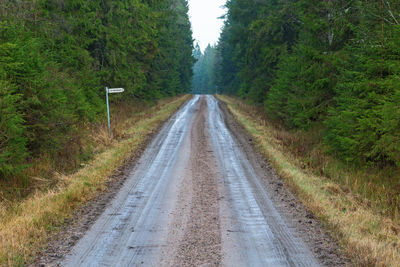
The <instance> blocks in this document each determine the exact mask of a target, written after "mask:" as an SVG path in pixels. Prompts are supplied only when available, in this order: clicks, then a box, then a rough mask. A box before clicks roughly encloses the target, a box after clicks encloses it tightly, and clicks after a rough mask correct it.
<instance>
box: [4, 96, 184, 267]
mask: <svg viewBox="0 0 400 267" xmlns="http://www.w3.org/2000/svg"><path fill="white" fill-rule="evenodd" d="M188 98H189V96H184V97H180V98H175V99H169V101H166V100H164V101H163V102H161V103H159V104H158V105H156V106H154V107H151V108H149V107H148V108H146V109H145V110H144V111H143V112H139V113H135V114H134V116H133V117H132V116H131V117H130V118H129V119H120V121H119V122H117V121H115V122H114V125H115V127H114V132H113V134H114V136H115V137H116V138H115V139H114V140H112V141H111V140H110V139H109V138H108V137H107V131H106V130H105V129H104V128H99V131H98V132H97V133H96V134H95V133H92V134H93V135H94V136H92V138H94V139H95V140H96V141H97V142H98V144H99V147H102V148H101V150H102V152H101V153H98V154H96V156H95V157H94V158H93V160H91V161H90V162H88V163H87V164H85V166H84V167H83V168H81V169H80V170H78V171H77V172H75V173H73V174H70V175H62V174H57V175H55V176H56V177H53V178H52V180H53V181H54V180H55V181H57V183H56V186H53V187H52V189H51V190H47V191H43V190H38V191H36V193H33V194H31V195H30V196H29V197H27V198H26V199H24V200H23V201H21V202H17V203H9V207H8V208H7V209H4V208H3V209H1V210H0V265H2V266H3V265H8V266H20V265H23V264H24V263H26V262H29V260H31V259H32V257H34V255H35V254H36V253H37V252H38V251H39V250H40V249H41V248H43V246H45V244H46V240H47V238H48V237H49V234H51V233H52V232H54V231H56V230H57V227H59V226H60V225H62V223H63V222H64V221H65V219H66V218H68V217H70V216H71V214H72V213H73V212H74V211H75V210H76V209H77V208H78V207H80V206H81V205H82V204H83V203H85V202H87V201H89V200H90V199H93V198H94V197H95V196H96V195H98V194H99V193H100V192H102V191H103V190H105V184H106V182H107V181H108V180H109V177H110V176H111V175H112V174H113V172H114V170H116V169H117V168H118V167H120V166H121V165H123V163H124V162H125V161H126V160H127V159H129V158H130V157H131V155H132V154H133V153H134V151H135V150H136V149H138V147H139V146H140V145H141V144H142V143H143V142H144V141H145V140H146V137H147V136H149V135H150V134H151V133H152V132H153V131H154V130H155V129H157V127H158V126H159V125H160V124H161V123H162V122H163V121H165V120H166V119H167V118H168V117H169V116H170V115H171V114H173V113H174V112H175V111H176V110H177V109H178V108H179V107H180V106H181V105H182V104H183V103H184V102H185V101H186V100H188ZM126 117H129V115H128V114H127V115H126ZM37 179H41V178H37ZM42 180H44V181H43V182H46V179H42ZM0 196H1V194H0Z"/></svg>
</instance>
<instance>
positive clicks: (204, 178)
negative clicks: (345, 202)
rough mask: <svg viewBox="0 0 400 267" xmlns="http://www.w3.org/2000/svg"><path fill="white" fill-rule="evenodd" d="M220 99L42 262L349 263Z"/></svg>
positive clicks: (179, 126) (204, 103)
mask: <svg viewBox="0 0 400 267" xmlns="http://www.w3.org/2000/svg"><path fill="white" fill-rule="evenodd" d="M214 101H215V99H214V98H212V97H210V96H209V97H194V98H193V99H192V100H191V101H190V102H188V104H186V105H185V106H184V107H183V108H182V109H181V110H180V111H179V112H178V113H177V114H176V115H174V116H173V117H172V118H171V120H169V121H168V122H167V123H166V124H165V125H164V126H163V127H162V128H161V129H160V131H159V133H158V134H157V136H155V137H154V139H153V140H152V141H151V142H150V141H149V142H148V143H147V146H148V148H147V149H146V150H142V151H140V153H141V154H143V155H142V156H139V155H135V156H134V157H133V159H132V160H131V161H130V162H129V163H127V164H126V166H124V167H122V168H121V169H120V170H119V171H118V172H116V174H115V177H114V178H113V180H112V183H111V182H110V184H109V190H108V192H106V193H104V194H102V195H101V196H99V197H98V198H97V199H95V200H94V201H92V202H91V203H89V204H88V205H86V206H85V207H83V208H82V209H81V210H79V211H78V212H77V213H76V214H75V215H74V216H73V218H72V219H71V220H70V221H69V222H68V223H67V224H66V226H64V227H63V228H62V229H61V231H60V232H59V233H58V234H56V235H54V236H53V237H52V238H51V240H50V242H49V246H48V248H47V249H46V250H45V251H43V253H42V254H41V255H40V256H39V257H38V259H37V261H36V262H35V263H34V264H33V266H53V265H62V266H64V265H66V266H87V265H93V266H111V265H113V266H136V265H141V266H220V265H222V266H266V265H271V266H274V265H275V266H276V263H281V264H280V265H279V266H308V267H309V266H314V265H315V266H317V265H324V266H346V265H349V261H348V260H347V259H346V258H345V257H344V256H343V254H341V253H340V251H339V247H338V245H337V244H336V242H335V241H334V240H333V239H332V238H330V237H329V234H328V233H327V232H326V231H324V229H323V227H322V226H321V225H320V223H319V222H318V221H317V220H316V219H315V218H314V216H313V215H312V214H311V213H310V212H308V211H307V210H306V209H305V208H304V206H303V205H302V204H301V203H300V201H298V199H297V198H296V197H295V195H294V194H292V193H291V192H290V190H289V189H288V187H287V186H286V185H285V183H284V182H283V181H282V179H281V178H280V177H279V176H277V175H276V174H275V172H274V171H273V170H272V168H271V167H270V165H269V164H268V162H267V161H266V160H265V159H264V158H263V157H262V156H261V155H260V154H258V153H256V152H255V150H254V148H253V145H252V140H251V138H250V137H249V135H248V134H247V133H246V132H245V130H244V129H243V128H242V127H241V126H240V125H239V124H238V123H237V122H236V121H235V120H234V118H233V117H232V115H231V114H230V113H229V111H228V109H227V108H226V106H225V105H224V104H221V103H219V104H218V103H217V102H214ZM215 103H217V104H216V105H215ZM217 116H218V117H217ZM221 119H222V120H221ZM215 121H219V123H220V124H213V123H212V122H215ZM223 131H224V132H223ZM222 132H223V134H222V135H221V133H222ZM218 135H221V136H222V137H221V139H218V138H217V137H218ZM218 140H219V141H218ZM227 140H228V141H229V140H230V141H229V142H231V143H226V144H225V147H219V146H220V145H222V144H224V142H226V141H227ZM227 144H228V145H227ZM266 263H269V264H266ZM249 264H250V265H249Z"/></svg>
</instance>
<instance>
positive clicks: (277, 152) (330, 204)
mask: <svg viewBox="0 0 400 267" xmlns="http://www.w3.org/2000/svg"><path fill="white" fill-rule="evenodd" d="M218 98H219V99H220V100H222V101H223V102H225V103H226V104H227V105H228V108H229V110H230V111H231V112H232V114H233V115H234V117H235V118H236V119H237V121H238V122H239V123H240V124H241V125H243V127H244V128H245V129H246V130H247V131H248V133H249V134H250V135H251V136H252V137H253V139H254V140H255V143H256V146H257V149H258V150H259V151H260V152H261V153H262V154H263V155H264V156H265V157H266V158H267V159H268V160H269V162H270V163H271V164H272V165H273V167H274V169H275V170H276V171H277V173H278V174H279V175H280V176H281V177H282V178H283V179H284V180H285V182H286V183H287V184H288V185H289V186H290V187H291V188H292V190H293V191H294V192H295V193H296V194H297V195H298V196H299V198H300V199H301V201H302V202H303V203H304V205H305V206H306V207H307V208H308V209H310V210H311V211H312V212H313V213H314V214H315V215H316V216H317V217H318V218H319V219H320V220H321V221H322V222H323V223H324V224H326V225H327V227H328V228H330V229H331V230H332V233H333V235H334V237H335V238H336V239H337V240H339V242H340V244H341V245H342V247H343V248H344V249H345V250H346V252H347V253H348V255H349V256H350V257H352V258H353V259H354V263H355V265H358V266H399V263H400V226H399V224H398V223H397V222H396V219H393V218H396V216H394V217H392V216H387V215H385V213H384V212H379V211H378V209H374V208H373V207H371V201H369V200H368V198H361V199H360V196H359V195H358V194H356V193H355V192H352V190H349V189H348V188H347V187H345V186H343V185H342V184H340V183H337V182H335V181H334V180H332V179H329V178H327V177H326V176H324V175H317V174H316V173H315V171H313V170H311V168H309V167H307V164H305V161H307V159H305V160H304V159H302V158H301V157H299V156H298V155H296V154H294V153H292V152H291V151H290V148H289V146H288V145H286V144H285V141H286V140H285V137H284V136H282V129H279V130H278V129H276V127H275V126H274V125H273V124H271V123H268V120H266V119H265V118H261V117H260V116H259V113H257V112H255V111H254V109H253V108H252V107H250V106H249V105H246V104H245V103H243V102H242V101H240V100H238V99H235V98H231V97H228V96H222V95H219V96H218ZM278 131H279V132H280V133H279V134H277V132H278ZM286 135H290V133H286ZM286 139H287V138H286ZM340 175H344V176H346V175H351V174H346V173H343V172H342V170H341V174H340ZM344 180H346V179H344Z"/></svg>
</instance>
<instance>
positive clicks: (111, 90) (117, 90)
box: [106, 87, 125, 137]
mask: <svg viewBox="0 0 400 267" xmlns="http://www.w3.org/2000/svg"><path fill="white" fill-rule="evenodd" d="M124 91H125V89H124V88H108V87H106V101H107V122H108V136H109V137H111V125H110V104H109V103H108V94H116V93H122V92H124Z"/></svg>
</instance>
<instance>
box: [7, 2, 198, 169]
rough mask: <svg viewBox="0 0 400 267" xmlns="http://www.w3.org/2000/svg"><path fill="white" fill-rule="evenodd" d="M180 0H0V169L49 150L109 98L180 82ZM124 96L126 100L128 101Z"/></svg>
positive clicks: (188, 49)
mask: <svg viewBox="0 0 400 267" xmlns="http://www.w3.org/2000/svg"><path fill="white" fill-rule="evenodd" d="M187 11H188V7H187V1H186V0H166V1H161V0H148V1H147V0H145V1H144V0H143V1H142V0H128V1H125V0H124V1H122V0H112V1H111V0H101V1H100V0H94V1H86V0H68V1H67V0H44V1H36V0H35V1H10V0H1V1H0V110H1V111H0V112H1V114H0V176H3V177H4V176H10V175H14V174H16V173H18V172H20V171H21V170H22V169H24V168H25V167H26V166H27V164H26V163H29V161H30V159H31V158H34V157H37V156H38V155H40V154H42V153H47V154H50V155H53V156H56V154H57V153H58V152H59V151H60V149H61V150H62V149H63V147H65V146H66V145H67V144H68V142H70V139H71V136H72V135H73V134H74V133H75V134H77V133H78V134H79V132H80V131H81V128H82V126H83V125H85V124H86V123H92V122H97V121H104V119H105V108H106V107H105V89H104V88H105V86H109V87H123V88H125V93H124V94H123V96H122V95H121V96H117V95H115V96H113V98H112V99H113V100H114V101H124V102H129V101H137V100H140V101H154V100H156V99H160V98H163V97H166V96H174V95H178V94H182V93H186V92H189V90H190V87H191V79H192V65H193V63H194V59H193V56H192V50H193V41H192V32H191V26H190V22H189V18H188V15H187ZM132 103H134V102H132Z"/></svg>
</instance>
